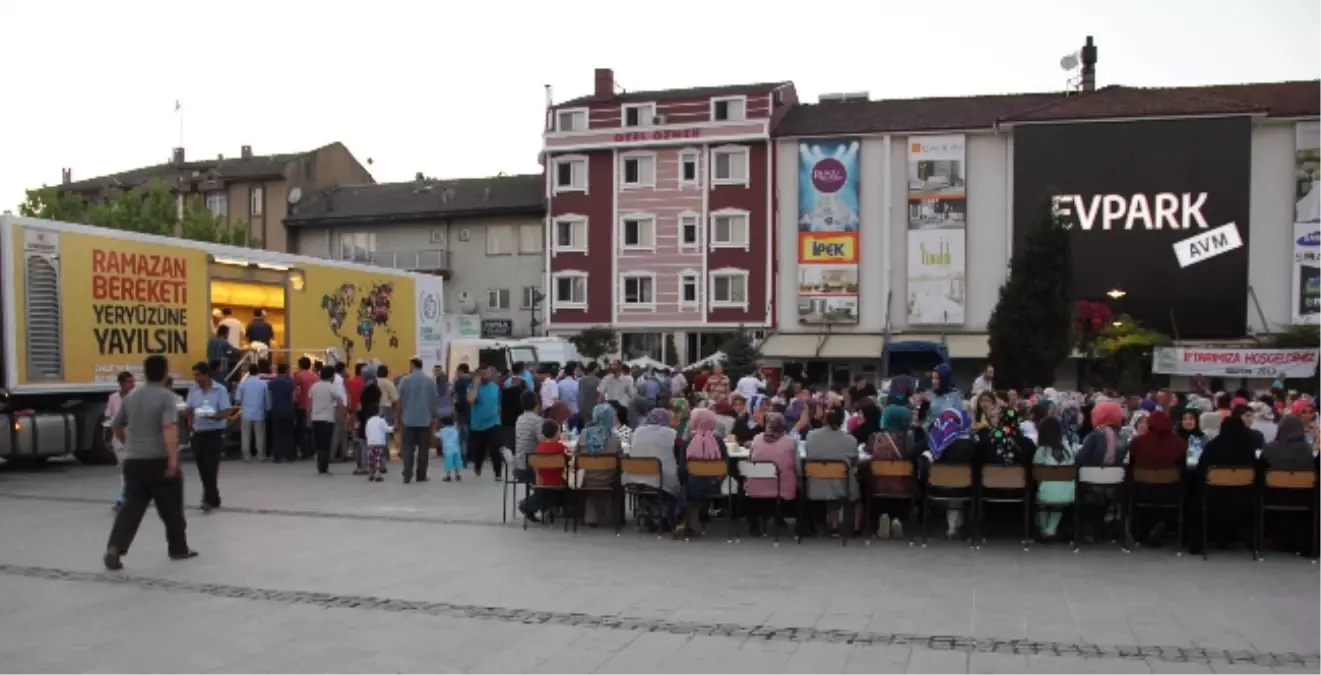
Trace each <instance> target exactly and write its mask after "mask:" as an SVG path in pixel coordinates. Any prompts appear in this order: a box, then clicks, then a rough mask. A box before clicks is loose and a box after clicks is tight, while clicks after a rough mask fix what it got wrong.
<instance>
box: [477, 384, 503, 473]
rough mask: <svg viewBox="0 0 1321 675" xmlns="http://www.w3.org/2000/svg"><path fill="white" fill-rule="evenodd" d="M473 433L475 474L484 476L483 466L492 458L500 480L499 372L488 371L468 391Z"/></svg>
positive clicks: (493, 467) (501, 462) (492, 466)
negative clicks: (497, 373) (496, 381)
mask: <svg viewBox="0 0 1321 675" xmlns="http://www.w3.org/2000/svg"><path fill="white" fill-rule="evenodd" d="M468 407H469V416H470V417H469V422H468V424H469V430H468V447H469V452H468V459H470V460H472V468H473V472H474V473H476V474H477V475H478V476H480V475H482V464H483V463H484V462H485V461H486V458H487V457H488V456H489V457H490V458H491V468H492V469H494V470H495V477H496V478H497V479H499V478H500V469H501V465H502V464H503V463H504V462H503V459H502V457H501V456H500V446H501V442H500V440H501V433H500V385H498V384H496V383H495V369H494V368H492V367H489V366H488V367H487V368H484V369H483V370H482V371H481V375H480V376H479V378H478V380H477V383H476V384H474V385H473V386H472V387H470V388H469V390H468Z"/></svg>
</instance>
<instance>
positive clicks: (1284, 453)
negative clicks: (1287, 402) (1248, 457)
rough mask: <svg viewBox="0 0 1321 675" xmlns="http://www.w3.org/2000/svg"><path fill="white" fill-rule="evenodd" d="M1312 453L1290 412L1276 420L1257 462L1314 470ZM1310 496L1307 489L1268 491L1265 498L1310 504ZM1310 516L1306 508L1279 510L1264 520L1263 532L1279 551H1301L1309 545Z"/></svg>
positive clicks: (1296, 504) (1287, 502)
mask: <svg viewBox="0 0 1321 675" xmlns="http://www.w3.org/2000/svg"><path fill="white" fill-rule="evenodd" d="M1316 461H1317V460H1316V455H1314V454H1313V445H1312V444H1311V443H1308V442H1307V438H1306V428H1305V427H1304V426H1303V420H1302V419H1300V418H1298V417H1297V416H1294V415H1286V416H1285V417H1284V419H1282V420H1280V424H1279V428H1278V429H1277V430H1276V434H1275V440H1274V441H1271V442H1270V444H1268V445H1267V446H1266V449H1265V450H1263V451H1262V452H1261V462H1262V464H1263V465H1265V466H1266V468H1268V469H1294V470H1304V471H1307V470H1314V468H1315V467H1316ZM1311 500H1312V495H1311V494H1310V491H1309V490H1268V491H1267V493H1266V501H1267V503H1270V504H1286V505H1294V506H1303V507H1306V506H1310V501H1311ZM1311 525H1312V523H1311V517H1310V516H1309V515H1308V513H1307V512H1306V511H1302V512H1289V511H1285V512H1281V513H1278V514H1272V517H1271V518H1269V519H1267V520H1266V530H1267V532H1266V534H1268V535H1269V536H1270V538H1271V539H1274V540H1275V541H1276V543H1277V544H1278V545H1279V548H1280V550H1282V551H1294V552H1304V551H1307V549H1308V546H1309V545H1310V544H1311V536H1310V531H1311Z"/></svg>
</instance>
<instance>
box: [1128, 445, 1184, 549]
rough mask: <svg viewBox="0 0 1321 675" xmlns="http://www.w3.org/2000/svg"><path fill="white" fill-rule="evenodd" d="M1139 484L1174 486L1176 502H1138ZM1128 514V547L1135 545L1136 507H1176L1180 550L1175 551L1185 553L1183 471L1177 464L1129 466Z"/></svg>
mask: <svg viewBox="0 0 1321 675" xmlns="http://www.w3.org/2000/svg"><path fill="white" fill-rule="evenodd" d="M1139 485H1171V486H1174V492H1175V495H1176V498H1175V502H1174V503H1160V502H1138V501H1135V500H1136V499H1137V496H1136V493H1137V492H1138V490H1137V486H1139ZM1125 492H1127V495H1126V496H1127V498H1128V508H1127V509H1126V513H1127V515H1128V517H1127V519H1126V520H1125V523H1124V537H1125V539H1126V540H1127V545H1126V547H1125V548H1126V549H1131V548H1132V547H1133V512H1134V511H1135V510H1136V509H1175V510H1177V511H1178V512H1179V522H1178V528H1179V529H1178V550H1177V551H1175V553H1174V555H1175V557H1179V556H1182V555H1183V500H1184V494H1183V493H1184V489H1183V471H1182V470H1181V469H1180V468H1179V467H1177V466H1171V467H1142V466H1133V467H1129V471H1128V489H1127V490H1126V491H1125Z"/></svg>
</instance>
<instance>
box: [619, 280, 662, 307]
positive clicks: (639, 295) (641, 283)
mask: <svg viewBox="0 0 1321 675" xmlns="http://www.w3.org/2000/svg"><path fill="white" fill-rule="evenodd" d="M623 282H624V283H623V286H624V295H623V301H624V305H625V306H643V307H651V306H653V305H655V304H656V295H655V292H656V277H655V276H654V275H652V274H648V273H641V272H634V273H631V274H625V275H624V278H623Z"/></svg>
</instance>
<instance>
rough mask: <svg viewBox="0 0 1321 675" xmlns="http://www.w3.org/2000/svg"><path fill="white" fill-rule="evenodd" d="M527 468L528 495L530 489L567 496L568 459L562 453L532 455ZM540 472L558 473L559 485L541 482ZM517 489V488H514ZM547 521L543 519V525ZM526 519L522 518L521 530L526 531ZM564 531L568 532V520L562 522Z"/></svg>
mask: <svg viewBox="0 0 1321 675" xmlns="http://www.w3.org/2000/svg"><path fill="white" fill-rule="evenodd" d="M527 465H528V468H529V469H531V470H532V483H531V484H529V485H528V494H531V490H532V489H534V488H535V489H537V490H555V491H558V492H560V493H561V494H567V493H568V491H569V476H568V475H567V474H568V473H569V457H568V456H567V455H565V454H564V453H562V452H559V453H555V454H553V455H551V454H538V453H533V454H531V455H528V456H527ZM542 471H558V472H559V475H560V476H561V479H560V484H559V485H546V484H544V483H542V482H541V472H542ZM515 489H517V488H515ZM548 520H549V519H543V520H542V524H543V525H544V524H545V523H546V522H547V521H548ZM527 524H528V518H527V516H526V515H525V516H523V529H524V530H526V529H527ZM564 531H565V532H568V531H569V520H568V519H567V518H566V519H565V520H564Z"/></svg>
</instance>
